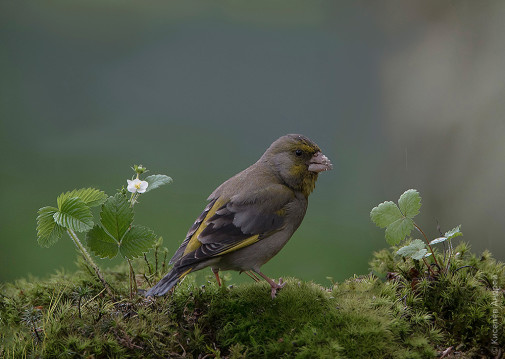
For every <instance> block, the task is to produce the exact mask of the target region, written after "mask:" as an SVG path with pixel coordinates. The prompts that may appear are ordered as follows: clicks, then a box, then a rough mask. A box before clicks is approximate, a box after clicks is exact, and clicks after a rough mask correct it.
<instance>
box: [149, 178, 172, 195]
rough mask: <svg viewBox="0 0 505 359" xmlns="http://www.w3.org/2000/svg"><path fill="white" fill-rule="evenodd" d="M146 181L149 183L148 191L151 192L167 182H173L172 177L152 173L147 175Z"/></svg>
mask: <svg viewBox="0 0 505 359" xmlns="http://www.w3.org/2000/svg"><path fill="white" fill-rule="evenodd" d="M145 181H146V182H147V183H148V184H149V185H148V186H147V189H146V192H149V191H151V190H153V189H156V188H158V187H160V186H163V185H165V184H169V183H171V182H172V178H171V177H168V176H166V175H151V176H148V177H146V179H145Z"/></svg>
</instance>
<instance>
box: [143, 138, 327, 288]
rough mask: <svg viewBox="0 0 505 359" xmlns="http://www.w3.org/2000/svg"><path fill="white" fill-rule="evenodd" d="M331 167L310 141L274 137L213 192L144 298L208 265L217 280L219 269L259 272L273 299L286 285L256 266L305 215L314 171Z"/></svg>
mask: <svg viewBox="0 0 505 359" xmlns="http://www.w3.org/2000/svg"><path fill="white" fill-rule="evenodd" d="M331 168H332V165H331V163H330V161H329V160H328V158H326V156H324V155H323V154H322V153H321V150H320V148H319V147H318V146H317V145H316V144H315V143H314V142H312V141H311V140H309V139H308V138H306V137H304V136H302V135H286V136H283V137H281V138H279V139H277V140H276V141H275V142H274V143H272V145H271V146H270V147H269V148H268V149H267V150H266V152H265V153H264V154H263V156H261V158H260V159H259V160H258V161H257V162H256V163H254V164H253V165H252V166H250V167H248V168H246V169H245V170H244V171H242V172H240V173H238V174H236V175H235V176H233V177H232V178H230V179H229V180H227V181H226V182H224V183H223V184H222V185H220V186H219V187H218V188H217V189H216V190H215V191H214V192H212V194H211V195H210V196H209V198H208V200H209V204H208V205H207V207H206V208H205V210H204V211H203V212H202V214H201V215H200V216H199V217H198V218H197V219H196V221H195V223H194V224H193V226H191V228H190V229H189V231H188V234H187V235H186V239H185V240H184V242H183V243H182V244H181V246H180V247H179V249H178V250H177V251H176V253H175V254H174V256H173V257H172V259H171V263H172V264H173V265H174V266H173V268H172V270H171V271H170V272H169V273H168V274H167V275H166V276H165V277H164V278H163V279H162V280H160V282H159V283H158V284H156V285H155V286H154V287H153V288H151V289H150V290H149V291H148V292H147V295H148V296H156V295H163V294H165V293H167V292H168V291H169V290H170V289H172V288H173V287H174V286H175V285H176V284H177V282H178V281H179V280H180V279H182V278H183V277H184V276H186V275H187V274H188V273H190V272H193V271H196V270H199V269H202V268H205V267H211V269H212V270H213V272H214V273H215V274H216V279H217V280H218V282H219V276H218V274H217V273H218V271H219V270H236V271H241V272H242V271H245V272H248V271H252V272H254V273H257V274H259V275H260V276H262V277H263V278H264V279H265V280H266V281H268V283H269V284H270V286H271V287H272V297H274V296H275V293H276V290H277V289H280V288H282V286H283V285H284V284H283V283H282V281H281V282H280V283H275V282H274V281H272V280H271V279H270V278H268V277H267V276H265V275H264V274H263V273H261V271H260V267H261V266H262V265H263V264H265V263H266V262H267V261H268V260H270V259H271V258H272V257H273V256H275V255H276V254H277V253H278V252H279V251H280V250H281V249H282V247H283V246H284V245H285V244H286V242H287V241H288V240H289V239H290V238H291V236H292V235H293V233H294V232H295V231H296V229H297V228H298V226H299V225H300V223H301V222H302V220H303V217H304V216H305V211H306V210H307V199H308V196H309V195H310V193H311V192H312V191H313V190H314V187H315V183H316V180H317V176H318V173H319V172H322V171H326V170H329V169H331ZM251 275H252V276H254V277H255V275H254V274H251Z"/></svg>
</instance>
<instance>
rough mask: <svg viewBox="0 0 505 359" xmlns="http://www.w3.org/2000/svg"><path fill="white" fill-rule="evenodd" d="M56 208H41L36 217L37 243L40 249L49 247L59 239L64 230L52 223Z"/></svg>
mask: <svg viewBox="0 0 505 359" xmlns="http://www.w3.org/2000/svg"><path fill="white" fill-rule="evenodd" d="M56 212H58V208H54V207H43V208H41V209H39V211H38V214H39V215H38V216H37V241H38V242H39V245H40V246H42V247H50V246H52V245H53V244H55V243H56V242H58V240H59V239H60V238H61V236H62V235H63V233H64V232H65V229H64V228H63V227H61V226H60V225H58V224H57V223H56V222H55V221H54V217H53V216H54V214H55V213H56Z"/></svg>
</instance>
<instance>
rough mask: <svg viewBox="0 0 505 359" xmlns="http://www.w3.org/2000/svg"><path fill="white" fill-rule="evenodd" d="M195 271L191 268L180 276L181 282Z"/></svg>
mask: <svg viewBox="0 0 505 359" xmlns="http://www.w3.org/2000/svg"><path fill="white" fill-rule="evenodd" d="M192 270H193V268H189V269H188V270H187V271H185V272H184V273H182V274H181V275H180V276H179V280H180V279H182V278H184V277H185V276H187V275H188V274H189V272H191V271H192Z"/></svg>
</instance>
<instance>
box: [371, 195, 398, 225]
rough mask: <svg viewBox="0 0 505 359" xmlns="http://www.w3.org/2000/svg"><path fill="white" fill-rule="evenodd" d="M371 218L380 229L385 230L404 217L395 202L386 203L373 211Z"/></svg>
mask: <svg viewBox="0 0 505 359" xmlns="http://www.w3.org/2000/svg"><path fill="white" fill-rule="evenodd" d="M370 218H371V219H372V221H373V222H374V223H375V224H376V225H377V226H378V227H380V228H384V227H387V226H389V225H390V224H391V223H393V222H395V221H397V220H399V219H401V218H403V215H402V213H401V212H400V209H399V208H398V206H397V205H396V204H395V203H394V202H391V201H386V202H383V203H381V204H379V205H378V206H377V207H374V208H373V209H372V211H371V212H370Z"/></svg>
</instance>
